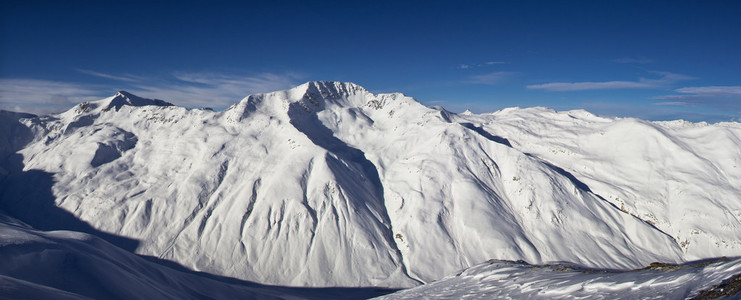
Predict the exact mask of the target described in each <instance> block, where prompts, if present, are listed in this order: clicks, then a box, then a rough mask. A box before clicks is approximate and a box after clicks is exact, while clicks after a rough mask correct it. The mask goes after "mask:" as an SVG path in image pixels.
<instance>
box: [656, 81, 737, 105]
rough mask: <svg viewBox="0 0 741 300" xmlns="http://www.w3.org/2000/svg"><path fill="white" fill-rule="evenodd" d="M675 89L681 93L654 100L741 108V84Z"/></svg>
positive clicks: (662, 103) (658, 97) (663, 103)
mask: <svg viewBox="0 0 741 300" xmlns="http://www.w3.org/2000/svg"><path fill="white" fill-rule="evenodd" d="M674 91H675V92H677V93H681V94H678V95H663V96H657V97H653V98H652V99H654V100H668V101H667V102H657V103H654V104H655V105H667V103H676V104H674V105H704V106H709V107H714V108H716V109H724V110H725V109H732V110H741V86H699V87H683V88H679V89H676V90H674Z"/></svg>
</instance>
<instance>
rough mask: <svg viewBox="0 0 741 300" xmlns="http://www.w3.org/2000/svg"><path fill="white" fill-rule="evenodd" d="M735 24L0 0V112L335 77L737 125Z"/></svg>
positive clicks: (653, 7)
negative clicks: (123, 93) (121, 93)
mask: <svg viewBox="0 0 741 300" xmlns="http://www.w3.org/2000/svg"><path fill="white" fill-rule="evenodd" d="M740 20H741V2H739V1H508V2H504V1H460V3H456V2H452V1H450V2H448V1H445V2H443V1H388V2H387V1H373V2H369V3H362V4H361V3H360V2H359V1H358V2H356V1H342V2H341V1H319V2H304V1H263V2H251V1H243V2H226V1H198V2H191V1H12V0H11V1H2V3H0V84H2V85H1V86H0V108H4V109H13V107H16V108H33V109H37V110H43V107H44V106H49V107H55V108H57V107H62V106H65V105H67V106H69V105H70V104H71V103H74V102H75V101H81V100H84V99H87V98H92V99H94V98H102V97H106V96H109V95H111V94H112V93H114V92H115V91H116V90H121V89H126V90H129V91H131V92H134V93H139V94H142V96H149V97H157V98H162V99H165V100H168V101H171V102H174V103H176V104H181V105H185V106H199V105H202V106H213V107H217V108H224V107H226V106H228V104H229V103H234V102H237V101H238V100H239V99H241V98H242V97H244V96H246V95H247V94H248V93H253V92H266V91H269V90H271V89H282V88H287V87H290V86H291V85H293V84H300V83H302V82H305V81H309V80H338V81H351V82H355V83H357V84H360V85H362V86H364V87H366V88H367V89H369V90H370V91H372V92H403V93H405V94H407V95H409V96H412V97H415V98H416V99H418V100H419V101H421V102H423V103H425V104H428V105H442V106H444V107H446V108H448V109H450V110H453V111H458V112H459V111H463V110H464V109H467V108H468V109H470V110H472V111H474V112H487V111H494V110H497V109H501V108H504V107H509V106H523V107H524V106H536V105H537V106H548V107H552V108H555V109H558V110H564V109H576V108H585V109H587V110H589V111H592V112H595V113H599V114H606V115H614V116H634V117H641V118H647V119H652V120H665V119H675V118H684V119H688V120H693V121H700V120H705V121H711V122H715V121H727V120H736V119H738V118H740V117H741V55H739V53H741V21H740ZM194 78H196V79H194ZM642 78H643V79H642ZM240 80H244V81H246V82H251V83H249V84H245V85H242V86H240V85H239V84H238V82H239V81H240ZM554 83H555V84H554ZM549 84H551V85H549ZM24 85H28V86H24ZM44 87H49V90H48V91H46V90H44V91H43V93H42V92H39V93H31V94H29V93H27V92H25V91H26V90H30V89H34V91H41V90H43V89H44ZM718 87H720V88H718ZM682 88H686V89H684V90H682ZM62 90H63V91H62ZM173 90H179V91H180V92H179V93H177V92H172V91H173ZM209 91H211V92H213V93H214V97H212V98H213V99H211V97H206V95H208V93H209ZM75 92H78V93H80V94H81V95H74V94H73V93H75ZM27 94H28V96H24V95H27ZM45 95H46V96H45ZM24 97H26V98H24ZM45 97H47V98H48V99H47V98H45ZM176 97H179V98H188V97H190V98H188V99H178V98H176ZM3 104H4V105H3ZM55 105H56V106H55Z"/></svg>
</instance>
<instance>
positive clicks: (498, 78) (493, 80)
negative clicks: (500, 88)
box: [466, 72, 517, 85]
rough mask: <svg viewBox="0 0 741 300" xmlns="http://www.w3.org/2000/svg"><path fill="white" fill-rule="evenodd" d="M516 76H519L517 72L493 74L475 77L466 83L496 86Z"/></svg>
mask: <svg viewBox="0 0 741 300" xmlns="http://www.w3.org/2000/svg"><path fill="white" fill-rule="evenodd" d="M515 75H517V72H492V73H486V74H481V75H473V76H471V77H469V78H468V80H467V81H466V83H472V84H484V85H495V84H498V83H500V82H502V81H503V80H505V79H508V78H511V77H512V76H515Z"/></svg>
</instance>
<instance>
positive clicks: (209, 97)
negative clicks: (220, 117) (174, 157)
mask: <svg viewBox="0 0 741 300" xmlns="http://www.w3.org/2000/svg"><path fill="white" fill-rule="evenodd" d="M174 77H175V79H176V81H174V82H167V83H162V84H156V85H151V84H146V83H142V84H135V85H133V87H132V88H131V89H130V90H129V91H130V92H132V93H134V94H137V95H139V96H142V97H148V98H158V99H164V100H167V101H170V102H172V103H174V104H177V105H181V106H186V107H214V108H225V107H227V106H230V105H232V104H234V103H237V102H238V101H239V100H241V99H242V98H244V97H246V96H248V95H251V94H256V93H264V92H272V91H277V90H283V89H288V88H291V87H294V86H296V85H298V84H299V83H300V82H298V80H299V79H300V78H301V76H300V75H297V74H294V73H288V74H282V75H279V74H272V73H263V74H258V75H254V76H238V75H228V74H218V73H175V74H174Z"/></svg>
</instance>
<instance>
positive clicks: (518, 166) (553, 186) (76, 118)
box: [0, 82, 741, 287]
mask: <svg viewBox="0 0 741 300" xmlns="http://www.w3.org/2000/svg"><path fill="white" fill-rule="evenodd" d="M119 104H120V105H119ZM112 108H115V109H112ZM8 123H13V122H10V121H8ZM13 124H20V126H21V127H19V128H20V129H19V130H21V131H22V132H24V134H25V135H26V136H27V140H28V141H26V140H24V143H22V145H19V146H18V147H19V149H17V151H18V152H17V154H15V155H14V154H11V153H9V154H8V155H10V157H13V159H15V160H19V162H18V165H13V166H15V167H8V168H7V169H8V170H9V171H7V172H6V173H8V175H6V176H5V178H4V179H3V181H2V188H3V190H2V191H1V193H0V195H2V197H3V198H2V201H3V202H4V204H3V208H4V209H5V210H6V211H8V212H9V213H10V214H11V215H13V216H15V217H17V218H19V219H21V220H24V221H26V222H29V223H33V222H31V221H35V222H36V223H39V224H42V225H43V224H45V226H47V227H49V228H51V227H54V225H55V224H53V223H54V220H53V219H49V220H46V219H45V220H39V219H40V217H38V216H36V215H35V214H34V213H33V212H31V211H29V210H28V209H24V207H25V206H24V205H26V204H27V203H29V202H33V201H35V200H33V199H40V198H41V199H48V200H49V201H50V202H53V203H54V207H58V208H61V209H62V210H64V211H66V212H69V213H71V214H72V215H74V217H76V218H79V219H80V220H82V221H84V222H86V223H88V224H89V225H90V226H91V227H92V228H94V229H95V230H99V231H101V232H105V233H108V234H113V235H116V236H121V237H125V238H127V239H131V240H133V241H135V242H136V247H134V248H135V251H136V253H139V254H144V255H149V256H156V257H159V258H162V259H166V260H172V261H175V262H178V263H180V264H182V265H184V266H186V267H188V268H191V269H193V270H197V271H204V272H209V273H213V274H218V275H223V276H229V277H236V278H240V279H243V280H250V281H255V282H260V283H268V284H279V285H301V286H387V287H410V286H414V285H418V284H419V283H426V282H431V281H433V280H437V279H440V278H442V277H443V276H446V275H449V274H452V273H454V272H456V271H458V270H461V269H463V268H466V267H470V266H472V265H476V264H478V263H480V262H482V261H486V260H488V259H492V258H496V259H506V260H520V259H521V260H525V261H527V262H529V263H533V264H538V263H547V262H555V261H568V262H572V263H576V264H580V265H583V266H588V267H594V268H612V269H634V268H639V267H643V266H646V265H648V264H649V263H651V262H655V261H661V262H668V263H681V262H684V261H687V260H694V259H699V258H709V257H718V256H722V255H725V256H737V255H739V253H741V249H739V246H741V230H738V229H736V228H738V226H739V225H741V224H739V221H738V218H741V207H738V206H741V204H739V203H741V201H739V200H741V199H739V197H741V196H740V195H741V192H740V191H739V190H738V187H737V184H733V182H741V181H739V179H741V178H740V177H741V171H739V170H740V169H741V168H736V167H735V166H734V164H735V163H736V162H740V163H741V153H739V150H738V149H739V148H740V147H738V145H741V142H739V136H741V133H740V132H741V131H740V128H741V127H739V126H736V125H738V124H735V125H734V124H724V125H702V126H685V125H681V124H675V123H671V124H662V123H649V122H645V121H640V120H634V119H610V118H602V117H598V116H594V115H591V114H589V113H588V112H585V111H571V112H555V111H552V110H547V109H543V108H532V109H516V108H515V109H506V110H502V111H499V112H496V113H493V114H482V115H476V114H470V113H466V114H460V115H456V114H453V113H450V112H447V111H445V110H444V109H442V108H428V107H425V106H423V105H421V104H420V103H418V102H416V101H415V100H414V99H412V98H409V97H406V96H404V95H402V94H379V95H374V94H372V93H370V92H368V91H367V90H365V89H364V88H362V87H360V86H358V85H355V84H352V83H339V82H309V83H306V84H303V85H301V86H298V87H296V88H293V89H290V90H286V91H279V92H273V93H266V94H258V95H252V96H249V97H247V98H245V99H243V100H242V101H240V102H239V103H237V104H235V105H233V106H232V107H230V108H229V109H227V110H225V111H223V112H213V111H209V110H199V109H192V110H188V109H185V108H181V107H175V106H167V103H164V102H159V101H157V100H147V99H142V98H139V97H136V96H133V95H130V94H127V93H123V92H122V93H119V94H118V95H116V96H114V97H111V98H107V99H103V100H100V101H97V102H90V103H83V104H80V105H78V106H76V107H75V108H73V109H71V110H69V111H67V112H64V113H62V114H59V115H51V116H42V117H26V118H19V119H18V121H17V122H16V123H13ZM4 126H5V125H4ZM8 126H10V125H8ZM14 126H17V125H14ZM3 142H4V141H3ZM6 160H7V159H6ZM10 165H11V164H6V166H10ZM37 173H39V174H37ZM30 174H37V175H38V176H42V177H43V178H49V180H46V181H41V182H46V183H48V184H46V186H42V187H41V188H39V186H31V185H29V184H27V183H24V182H27V179H28V176H29V175H30ZM34 176H36V175H34ZM44 176H45V177H44ZM698 201H699V202H698ZM697 203H701V204H700V205H699V206H698V204H697ZM736 211H738V212H739V214H737V212H736ZM709 216H719V217H718V218H715V217H713V218H710V217H709ZM29 220H30V221H29ZM708 245H710V246H708ZM132 250H133V249H132Z"/></svg>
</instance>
